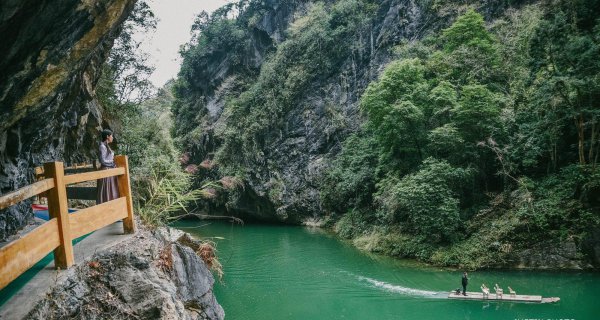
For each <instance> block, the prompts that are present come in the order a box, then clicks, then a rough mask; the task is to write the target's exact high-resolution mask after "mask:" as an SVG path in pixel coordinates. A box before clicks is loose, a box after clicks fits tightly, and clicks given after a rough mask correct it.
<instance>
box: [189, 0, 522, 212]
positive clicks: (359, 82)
mask: <svg viewBox="0 0 600 320" xmlns="http://www.w3.org/2000/svg"><path fill="white" fill-rule="evenodd" d="M328 2H329V3H331V2H334V1H328ZM467 2H468V1H467ZM516 2H517V3H518V2H519V1H516ZM521 2H523V1H521ZM261 3H262V5H263V8H262V11H260V12H261V14H260V16H259V17H258V18H257V19H255V20H253V21H258V23H256V24H254V25H253V27H252V28H253V29H252V31H251V34H252V35H253V37H252V42H253V45H252V46H251V48H252V49H250V50H247V51H248V52H244V53H241V54H240V53H239V52H236V53H235V54H236V55H237V56H239V55H241V56H243V57H244V58H245V59H248V60H251V61H252V63H246V65H244V67H239V66H238V67H237V68H236V66H235V65H233V64H232V62H231V61H232V60H233V59H231V58H230V57H229V56H228V55H227V54H223V53H222V52H220V51H219V50H215V52H214V53H212V54H211V55H209V56H208V58H207V60H206V63H202V64H199V65H198V66H197V67H196V68H195V69H194V74H196V75H198V76H197V80H198V84H194V88H193V90H195V92H194V93H193V94H192V95H193V97H188V98H189V99H192V100H193V99H196V100H195V101H196V104H197V105H198V106H200V107H197V109H196V110H194V111H195V112H197V114H195V116H197V117H198V118H201V120H199V121H198V123H199V126H200V128H199V129H200V130H197V131H198V132H201V133H200V134H199V137H197V138H194V140H195V141H191V142H189V148H188V151H189V152H190V155H191V160H192V161H193V162H194V163H201V162H203V161H206V160H207V159H211V156H212V154H213V153H214V152H215V150H216V149H218V147H219V143H220V140H221V137H220V136H219V133H218V132H219V130H218V129H219V128H220V127H221V128H222V127H223V126H225V123H226V121H227V120H226V119H224V118H225V117H224V116H222V115H223V114H224V113H223V109H224V107H225V101H226V100H227V99H226V97H227V95H230V96H233V97H235V96H236V92H235V88H234V86H233V85H232V83H235V81H236V79H238V78H239V77H244V74H245V73H246V72H248V69H250V70H253V72H258V70H259V69H260V66H261V64H262V62H263V60H264V59H263V57H265V56H266V55H267V54H268V53H269V52H272V51H274V50H277V46H278V45H279V44H281V43H282V41H284V40H285V35H286V30H287V29H288V28H289V26H290V24H291V22H292V21H294V19H296V18H299V17H302V15H303V14H305V13H306V8H307V7H308V6H310V5H311V3H313V1H263V2H261ZM377 4H378V9H377V12H376V13H375V15H374V17H373V19H372V21H371V27H370V28H368V31H365V32H364V34H360V35H359V36H358V38H359V39H360V40H358V41H359V42H360V43H357V44H356V46H357V47H360V48H362V49H358V53H356V52H354V53H353V52H347V54H346V56H345V57H344V58H343V60H342V61H340V63H339V67H337V70H335V71H334V73H333V74H332V75H330V76H328V77H327V78H326V79H322V78H320V79H319V80H317V81H315V82H313V83H310V85H309V89H308V90H305V91H304V92H302V97H301V98H300V100H299V101H298V102H297V103H296V105H295V106H294V107H293V108H291V109H290V110H287V111H286V112H285V114H284V115H283V118H282V119H281V121H280V122H281V124H282V125H281V126H280V127H277V128H273V130H272V131H271V132H269V133H268V134H267V136H266V137H261V138H263V139H264V140H265V141H266V143H265V147H264V148H263V150H261V152H263V154H264V156H263V158H264V159H267V161H263V162H260V163H259V162H256V163H251V164H245V165H246V169H248V170H250V172H249V173H248V174H247V180H246V188H245V189H244V190H245V191H244V192H245V194H244V195H242V196H240V197H238V199H237V200H235V201H231V199H230V202H229V203H228V208H229V209H233V210H235V211H237V212H238V213H240V214H241V215H242V216H243V217H244V218H256V219H261V220H279V221H284V222H299V221H301V220H304V219H306V218H309V217H313V216H318V215H319V214H320V212H321V210H320V208H319V203H320V199H319V191H318V189H319V185H320V180H321V178H322V176H323V171H324V169H325V168H326V166H327V163H328V159H330V158H332V157H333V156H335V155H336V154H337V153H338V152H339V150H340V147H341V142H342V141H344V140H345V138H346V137H347V136H348V135H349V134H350V133H352V132H356V131H357V130H358V128H359V127H360V125H361V123H363V121H364V119H363V116H362V115H361V112H360V110H359V107H358V104H359V99H360V96H361V94H362V92H363V91H364V90H365V88H366V87H367V85H368V84H369V83H370V82H371V81H372V80H374V79H375V78H376V77H377V76H378V75H379V73H380V72H381V71H382V70H383V69H384V68H385V66H386V64H387V63H388V62H389V61H390V60H391V59H392V58H393V50H392V49H393V47H394V46H396V45H398V44H400V43H402V42H410V41H413V40H417V39H421V38H423V37H425V36H426V35H427V34H430V33H434V32H436V31H437V30H439V29H441V28H444V27H446V26H448V25H449V23H450V22H451V20H452V19H453V17H454V16H456V14H457V12H456V10H461V9H456V8H457V7H456V6H454V7H453V8H454V9H447V8H443V10H442V9H439V10H441V11H439V10H438V11H435V10H433V9H431V8H430V7H425V6H426V4H424V3H423V2H421V1H414V0H385V1H378V2H377ZM478 4H479V7H478V11H480V12H483V13H484V14H485V15H486V16H487V17H488V18H490V19H491V18H492V17H494V16H497V15H499V14H501V13H502V12H503V11H504V10H505V9H506V8H507V5H508V4H507V3H504V2H503V3H502V4H500V3H496V2H493V1H487V2H486V3H484V4H481V3H479V2H478ZM463 9H464V8H463ZM444 10H446V11H444ZM453 10H454V11H453ZM348 41H354V40H348ZM269 44H272V45H269ZM217 53H218V54H217ZM232 92H233V94H232ZM190 104H193V103H190ZM225 114H226V113H225ZM248 161H251V160H248ZM208 175H213V176H214V172H213V173H208ZM232 202H233V203H232Z"/></svg>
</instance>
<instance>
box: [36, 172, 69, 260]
mask: <svg viewBox="0 0 600 320" xmlns="http://www.w3.org/2000/svg"><path fill="white" fill-rule="evenodd" d="M44 173H45V176H46V177H47V178H52V179H54V188H52V189H50V190H48V213H49V214H50V218H51V219H52V218H56V219H57V221H58V233H59V238H60V245H59V246H58V247H57V248H56V249H55V250H54V266H55V267H57V268H63V269H66V268H68V267H70V266H72V265H73V263H74V260H75V257H74V256H73V244H72V242H71V228H70V223H69V209H68V203H67V190H66V187H65V183H64V181H63V178H64V166H63V163H62V162H49V163H46V164H44Z"/></svg>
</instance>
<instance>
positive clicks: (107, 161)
mask: <svg viewBox="0 0 600 320" xmlns="http://www.w3.org/2000/svg"><path fill="white" fill-rule="evenodd" d="M112 141H113V133H112V131H110V130H108V129H104V130H102V133H101V141H100V144H99V145H98V158H99V160H100V170H106V169H112V168H115V167H116V166H115V153H114V152H113V151H112V149H111V148H110V146H109V145H108V144H109V143H111V142H112ZM117 183H118V182H117V177H108V178H102V179H98V184H97V189H98V194H97V196H96V204H101V203H104V202H107V201H110V200H114V199H117V198H119V186H118V184H117Z"/></svg>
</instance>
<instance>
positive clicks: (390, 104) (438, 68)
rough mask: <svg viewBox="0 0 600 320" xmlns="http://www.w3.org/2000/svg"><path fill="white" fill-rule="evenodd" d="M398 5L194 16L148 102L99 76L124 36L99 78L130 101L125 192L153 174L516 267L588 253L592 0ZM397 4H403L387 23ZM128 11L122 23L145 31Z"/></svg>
mask: <svg viewBox="0 0 600 320" xmlns="http://www.w3.org/2000/svg"><path fill="white" fill-rule="evenodd" d="M394 3H395V2H394ZM413 5H414V6H413V7H400V9H398V7H393V6H391V5H390V3H388V2H378V1H368V0H338V1H324V2H313V1H285V2H283V3H280V4H272V3H271V2H269V1H267V2H261V1H239V2H235V3H231V4H229V5H227V6H224V7H222V8H221V9H219V10H217V11H216V12H214V13H213V14H212V15H208V14H206V13H202V14H200V15H199V16H198V17H197V19H196V23H195V24H194V26H193V27H192V40H191V41H190V43H188V44H187V45H185V46H183V47H182V48H181V54H182V56H183V64H182V67H181V71H180V73H179V76H178V78H177V79H176V80H174V81H173V82H170V83H169V84H168V85H167V86H166V87H165V88H162V89H159V93H158V95H156V96H155V97H152V98H151V99H150V98H147V99H141V100H145V102H143V103H139V101H137V102H136V101H130V100H128V94H131V90H133V89H132V88H135V87H137V88H146V87H147V86H146V85H145V84H143V83H141V82H139V81H138V80H140V79H137V78H132V79H131V81H129V82H127V81H122V79H121V80H119V79H117V77H113V78H112V79H111V78H110V75H111V74H112V75H114V74H124V72H122V70H126V69H127V68H130V69H133V70H135V68H138V69H139V68H142V67H144V66H143V63H142V64H141V65H140V66H136V65H133V64H131V65H127V66H123V65H119V63H121V64H122V63H123V61H128V60H127V59H124V57H127V52H128V51H132V50H133V49H132V48H133V47H135V45H132V44H131V42H132V41H133V40H132V39H128V38H125V39H123V36H122V37H121V38H120V41H121V42H120V43H121V45H120V46H119V45H117V47H116V49H115V50H113V51H112V52H113V53H111V54H112V55H113V56H112V57H111V59H110V60H109V62H108V63H107V64H106V67H105V68H106V70H107V72H105V74H106V75H108V77H107V76H103V79H104V80H103V81H105V82H104V86H103V87H102V88H104V89H103V90H104V91H103V97H104V100H105V101H106V102H107V105H109V106H112V107H114V108H115V109H114V110H115V111H116V110H119V111H118V112H119V113H120V114H122V115H125V116H124V117H123V118H122V119H121V120H119V121H121V123H122V124H123V127H122V128H123V130H124V131H123V140H122V141H121V142H120V146H121V147H122V148H125V149H126V151H125V152H126V153H128V154H130V156H131V158H132V161H133V162H134V164H135V165H136V166H137V167H138V170H139V172H138V173H139V174H138V176H139V177H144V178H140V179H139V181H136V183H138V185H139V187H138V188H137V190H138V192H139V194H140V199H141V200H140V205H141V206H142V207H143V204H144V203H146V202H147V203H148V204H152V203H153V201H155V200H153V196H157V194H160V192H162V191H160V190H158V189H160V188H158V189H157V186H159V185H161V183H162V184H165V185H162V187H161V188H166V189H165V190H167V189H168V190H171V191H173V190H177V192H176V193H177V194H178V195H179V197H178V198H176V199H177V200H175V203H176V205H177V206H180V204H184V203H187V204H189V201H191V200H192V201H193V202H194V203H195V204H194V205H192V206H191V207H192V208H195V209H192V211H195V210H197V211H202V212H207V211H208V212H213V213H214V212H219V213H220V212H222V211H228V212H229V214H233V215H239V216H240V217H242V218H248V219H260V220H279V221H285V222H289V223H301V222H306V221H309V220H310V221H313V222H315V221H316V222H318V223H319V224H321V225H324V226H327V227H330V228H332V230H335V232H336V233H338V234H339V235H340V236H342V237H344V238H348V239H351V240H352V241H353V243H354V244H355V245H357V246H358V247H361V248H363V249H365V250H370V251H375V252H382V253H385V254H389V255H393V256H397V257H411V258H418V259H420V260H423V261H426V262H431V263H434V264H437V265H447V266H456V265H460V266H465V267H470V268H480V267H489V266H502V265H517V264H519V263H524V262H523V259H526V258H527V256H528V255H532V254H534V253H536V252H542V251H548V250H549V251H552V252H557V254H558V255H562V256H566V257H567V258H568V259H566V260H581V259H583V260H584V261H587V262H593V260H594V259H595V258H594V253H593V250H594V249H593V241H596V240H594V239H596V238H597V237H598V230H599V228H600V213H599V206H600V199H599V195H600V172H599V170H598V168H597V164H598V153H599V148H600V122H599V120H600V106H599V105H598V101H600V100H599V99H600V78H599V75H600V60H599V59H598V57H600V21H599V20H598V19H597V12H598V6H599V5H600V3H598V2H597V1H576V2H572V1H558V0H557V1H537V2H523V1H508V2H502V3H498V4H484V5H482V4H478V2H474V1H473V2H469V1H458V2H456V1H417V3H416V4H413ZM393 8H395V10H399V11H401V10H406V13H410V14H411V16H410V17H409V16H407V17H404V18H405V20H402V16H401V14H400V18H399V19H400V20H399V21H400V24H401V25H395V26H392V27H390V26H389V24H390V23H388V22H386V21H387V20H388V19H389V16H390V12H391V11H392V9H393ZM136 12H137V14H138V18H139V19H137V20H136V19H130V22H129V23H130V24H131V25H133V26H135V25H136V23H137V27H142V28H152V18H151V17H150V18H148V16H145V17H144V10H143V8H142V9H138V10H136ZM146 14H147V15H148V14H151V13H148V12H146ZM409 18H412V19H414V21H408V20H410V19H409ZM382 21H383V22H382ZM403 21H404V22H403ZM133 26H130V27H132V28H133ZM398 30H401V31H398ZM123 34H127V33H126V32H124V33H123ZM128 41H129V44H128ZM117 44H119V42H117ZM119 54H120V55H122V56H121V57H117V56H114V55H119ZM134 60H135V59H134ZM134 60H131V61H134ZM137 61H143V58H139V57H138V59H137ZM111 62H112V64H111ZM117 62H118V63H117ZM144 70H145V69H143V68H142V71H139V70H138V71H135V72H132V73H131V74H132V75H141V74H142V75H143V73H144ZM145 71H146V72H147V71H148V70H145ZM136 81H138V83H136ZM123 83H127V84H128V85H129V86H130V87H127V86H122V85H121V86H119V84H123ZM140 83H141V84H140ZM144 94H145V93H144V92H143V90H142V92H138V93H136V94H134V96H135V97H136V98H140V97H144ZM169 106H170V107H171V108H172V113H173V118H174V119H173V121H172V122H173V123H175V125H172V124H171V121H170V120H169V117H168V110H167V108H168V107H169ZM123 110H128V111H126V112H123ZM315 114H317V116H314V115H315ZM309 122H310V123H309ZM302 126H304V127H306V128H309V129H306V132H298V131H302V130H303V129H302V128H301V127H302ZM169 133H171V134H172V135H173V138H171V137H170V135H169ZM136 139H138V140H139V141H150V142H151V143H150V144H146V143H140V142H139V141H137V142H136ZM294 139H295V140H294ZM298 139H301V140H302V142H301V144H302V146H300V144H298V143H297V142H296V141H297V140H298ZM290 141H294V142H290ZM309 142H310V143H309ZM177 150H178V151H179V152H182V153H183V156H181V157H180V158H179V159H177V154H178V151H177ZM315 163H317V164H318V165H316V164H315ZM179 166H183V168H184V169H185V170H184V171H185V173H182V172H181V170H179ZM306 171H309V173H308V174H307V173H306ZM165 173H167V174H165ZM163 180H164V181H163ZM161 181H162V182H161ZM177 181H179V182H177ZM169 188H171V189H169ZM165 190H163V191H164V192H166V193H168V192H171V191H168V190H167V191H165ZM190 190H191V191H190ZM202 196H203V197H204V199H205V200H203V201H200V202H198V200H199V199H200V198H201V197H202ZM169 201H171V200H169ZM159 202H160V201H159ZM171 204H173V203H171ZM165 210H166V211H170V209H168V208H167V209H165ZM150 211H156V209H152V210H148V211H147V212H150ZM159 211H160V210H159ZM148 219H150V220H152V219H154V220H156V221H159V220H160V221H164V219H165V218H164V217H161V216H159V215H156V216H154V217H148ZM565 251H568V252H566V253H565ZM528 263H529V264H530V265H533V266H536V262H535V261H529V262H525V264H528ZM569 263H570V262H569V261H559V262H558V266H564V267H569ZM537 266H538V267H543V266H544V263H543V262H540V263H539V265H537Z"/></svg>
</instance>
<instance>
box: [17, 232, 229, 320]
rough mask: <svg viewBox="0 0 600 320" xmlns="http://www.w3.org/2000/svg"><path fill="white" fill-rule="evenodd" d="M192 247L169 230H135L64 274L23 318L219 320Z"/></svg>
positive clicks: (205, 271) (207, 276)
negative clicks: (119, 241) (128, 236)
mask: <svg viewBox="0 0 600 320" xmlns="http://www.w3.org/2000/svg"><path fill="white" fill-rule="evenodd" d="M198 244H199V243H198V242H197V241H194V240H191V238H190V237H189V235H187V234H186V233H183V232H181V231H179V230H175V229H171V228H158V229H156V230H141V231H139V232H138V233H137V234H136V235H135V236H134V237H133V238H130V239H128V240H126V241H123V242H121V243H119V244H118V245H116V246H114V247H111V248H110V249H107V250H104V251H100V252H97V253H96V254H94V255H93V256H92V257H91V258H90V259H88V260H86V261H85V262H83V263H81V264H79V265H77V266H75V267H73V268H71V269H70V270H68V271H66V272H68V274H67V275H66V276H65V277H61V280H59V281H57V282H56V283H55V285H54V287H53V288H52V289H51V291H50V292H49V293H48V294H47V296H46V297H45V298H44V299H42V300H41V301H39V302H37V303H35V305H36V306H35V308H34V309H33V310H32V311H31V312H30V313H29V314H28V315H27V316H26V317H25V319H65V318H70V319H117V318H118V319H211V320H212V319H223V318H224V317H225V313H224V311H223V308H222V307H221V305H219V303H218V302H217V300H216V298H215V296H214V294H213V284H214V282H215V280H214V277H213V275H212V274H211V272H210V270H209V268H208V267H207V265H206V263H205V262H204V261H203V260H202V258H201V257H200V256H199V255H198V254H197V253H196V250H195V248H193V247H194V246H197V245H198Z"/></svg>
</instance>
